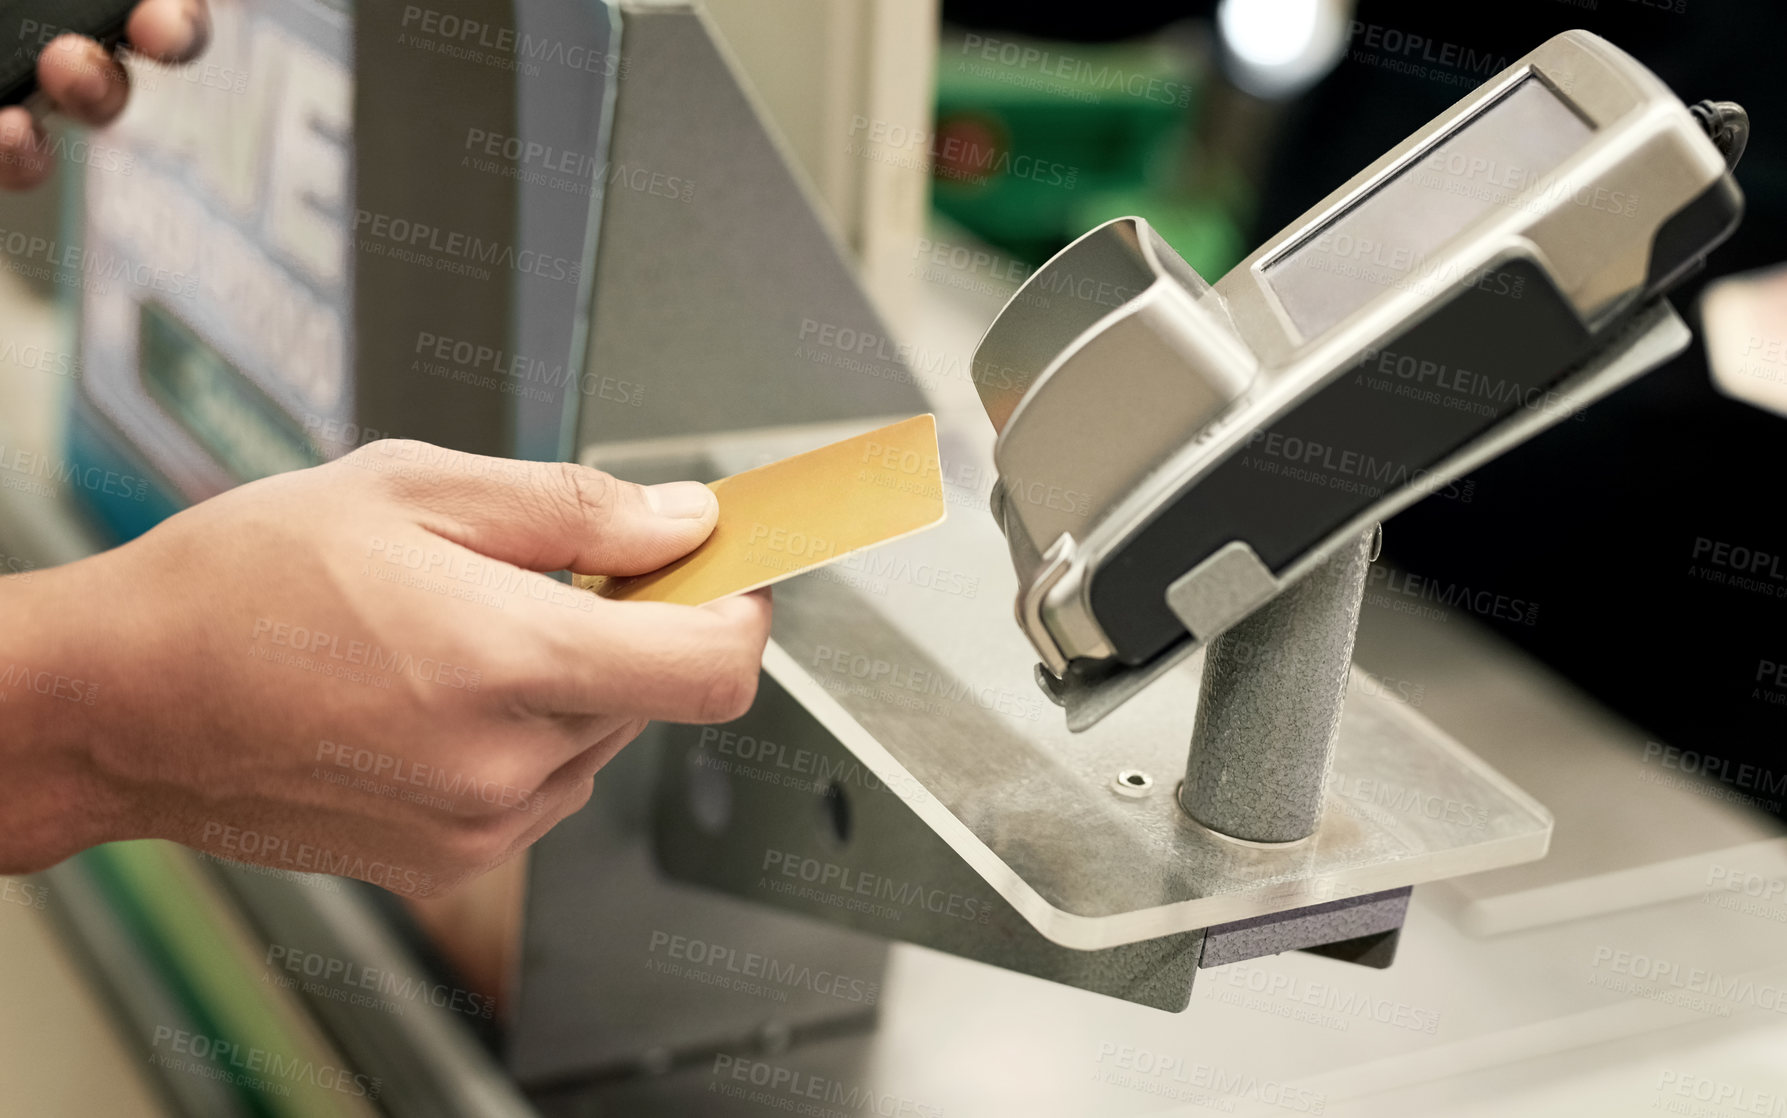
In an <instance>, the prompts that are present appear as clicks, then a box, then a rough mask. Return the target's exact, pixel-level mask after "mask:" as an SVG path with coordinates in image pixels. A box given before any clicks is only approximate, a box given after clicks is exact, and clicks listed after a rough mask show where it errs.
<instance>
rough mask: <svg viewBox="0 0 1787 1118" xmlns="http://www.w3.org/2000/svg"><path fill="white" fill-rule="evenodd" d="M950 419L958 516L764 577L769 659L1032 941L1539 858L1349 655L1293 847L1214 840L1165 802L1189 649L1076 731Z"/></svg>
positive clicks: (1070, 939) (1195, 663) (1186, 709)
mask: <svg viewBox="0 0 1787 1118" xmlns="http://www.w3.org/2000/svg"><path fill="white" fill-rule="evenodd" d="M949 419H950V417H949V416H947V415H946V416H942V417H940V421H941V422H942V431H941V434H942V445H943V451H944V478H945V480H946V488H947V490H948V493H947V495H948V497H949V499H950V503H951V512H952V515H951V516H950V519H949V520H948V521H947V522H946V523H944V524H943V525H941V526H940V527H938V528H936V529H933V530H931V531H929V532H925V533H922V534H920V535H918V536H915V537H912V538H909V539H906V540H902V541H899V542H897V543H894V544H890V545H888V546H886V547H883V548H880V549H877V550H876V551H874V552H871V553H869V555H867V556H866V557H863V558H860V559H856V560H851V561H849V562H847V563H845V564H842V565H840V566H837V567H833V568H830V569H827V570H823V571H819V572H816V573H814V574H810V575H806V576H803V577H801V578H798V579H794V580H791V581H790V582H787V583H784V584H782V585H781V586H779V587H777V589H776V592H775V599H776V619H775V630H774V637H773V640H772V643H771V645H770V648H769V650H768V652H767V654H766V656H765V659H764V664H765V668H766V670H767V671H768V672H769V673H770V674H771V675H772V676H773V677H774V678H775V679H776V681H777V682H778V683H779V684H780V685H781V686H782V687H783V688H784V689H786V690H787V691H788V692H789V694H790V695H791V696H792V697H793V698H794V699H795V700H796V701H798V702H799V703H800V704H801V705H802V706H803V707H805V708H806V709H807V710H808V711H809V712H810V713H811V714H812V715H813V716H814V717H815V718H816V719H817V720H818V721H819V723H820V724H821V725H822V726H823V727H824V728H825V729H826V731H828V732H829V733H831V734H832V735H834V736H835V737H836V738H837V740H838V741H839V742H841V743H842V744H843V745H844V746H845V747H847V748H848V749H849V750H850V751H851V752H853V753H854V754H855V755H856V756H857V757H858V758H859V759H860V760H861V761H862V762H863V764H864V765H865V766H866V767H867V768H868V769H869V770H870V771H872V772H874V773H875V775H876V776H877V777H878V778H879V779H880V780H881V781H882V782H883V783H885V784H886V785H887V786H888V787H889V788H890V789H892V790H893V791H894V792H895V793H896V794H897V795H899V797H900V798H901V799H902V800H903V801H904V802H905V803H906V804H907V805H908V806H909V807H911V809H912V810H913V811H914V812H915V813H916V814H917V815H918V816H919V817H920V818H921V819H922V820H923V821H924V822H925V824H926V825H927V826H929V827H930V828H931V829H932V830H934V831H935V832H936V833H937V834H938V835H939V836H941V837H942V838H943V840H944V841H945V842H947V843H948V844H949V846H950V847H951V848H952V849H953V850H954V851H955V852H956V853H957V854H958V855H959V856H960V857H961V858H962V859H963V860H964V861H965V862H967V863H968V865H969V866H971V867H972V868H973V869H974V871H975V872H976V873H978V874H979V875H980V876H981V877H982V878H984V879H985V880H986V882H987V884H988V885H989V886H990V887H991V888H992V889H994V890H995V891H997V892H998V894H999V895H1000V896H1001V897H1003V898H1004V899H1005V900H1006V901H1007V902H1009V903H1010V904H1011V905H1012V906H1013V908H1015V909H1016V910H1017V911H1018V912H1019V913H1021V914H1022V915H1023V917H1024V918H1025V919H1026V920H1028V921H1029V922H1030V923H1031V924H1032V925H1033V926H1034V927H1035V928H1036V930H1037V931H1038V932H1040V933H1041V934H1042V935H1044V936H1046V937H1047V938H1048V939H1050V940H1053V941H1054V942H1056V943H1059V944H1061V945H1063V946H1066V947H1073V948H1078V949H1081V950H1096V949H1101V948H1107V947H1114V946H1118V945H1121V944H1127V943H1135V942H1137V941H1140V940H1146V939H1151V938H1154V937H1158V936H1165V935H1169V934H1173V933H1178V932H1185V931H1190V930H1193V929H1201V928H1207V927H1210V926H1212V925H1216V924H1225V923H1229V922H1231V921H1235V920H1242V919H1245V918H1247V917H1251V916H1260V915H1265V914H1267V913H1273V912H1281V911H1283V910H1285V909H1289V908H1296V907H1301V906H1305V905H1312V904H1319V903H1322V902H1325V901H1333V900H1339V899H1342V898H1345V897H1354V896H1359V895H1362V894H1366V893H1375V892H1380V891H1383V890H1388V889H1396V888H1400V887H1402V886H1405V885H1416V884H1420V883H1422V882H1427V881H1435V880H1440V879H1443V878H1448V877H1453V876H1457V875H1459V874H1467V873H1475V872H1478V871H1481V870H1487V869H1494V868H1498V867H1501V866H1507V865H1513V864H1516V863H1519V862H1524V861H1530V860H1532V859H1535V858H1539V857H1541V856H1543V855H1544V853H1545V850H1546V848H1547V846H1548V845H1549V841H1550V835H1551V817H1550V815H1549V814H1548V813H1547V812H1546V811H1545V809H1544V808H1543V807H1541V806H1540V805H1539V804H1538V803H1536V802H1535V801H1533V800H1532V799H1531V798H1530V797H1528V796H1526V795H1525V794H1524V793H1522V792H1521V791H1520V790H1519V789H1518V788H1516V787H1515V786H1514V785H1513V784H1512V783H1510V782H1509V781H1507V780H1505V779H1503V778H1502V777H1501V776H1499V775H1498V774H1497V773H1495V772H1494V771H1493V770H1491V769H1490V768H1489V767H1488V766H1486V765H1484V764H1483V763H1482V762H1481V761H1479V760H1478V759H1477V758H1476V757H1475V756H1473V755H1472V754H1470V753H1469V752H1468V751H1466V750H1465V749H1464V748H1463V747H1461V746H1460V745H1458V744H1457V743H1456V742H1454V741H1453V740H1452V739H1450V738H1448V737H1447V736H1445V735H1444V734H1442V733H1440V732H1439V731H1438V730H1437V729H1436V728H1434V727H1433V726H1432V725H1431V724H1430V723H1428V722H1427V721H1426V720H1425V719H1424V718H1422V717H1421V716H1420V715H1419V714H1417V713H1416V712H1415V711H1414V710H1413V709H1411V708H1409V707H1408V706H1407V705H1405V704H1403V703H1402V702H1400V701H1399V700H1397V699H1394V698H1391V697H1388V696H1387V695H1385V694H1384V693H1383V689H1382V688H1381V687H1379V686H1378V685H1377V684H1376V683H1375V682H1374V681H1372V680H1371V679H1369V677H1367V676H1365V675H1364V674H1363V673H1361V672H1360V671H1359V670H1358V669H1357V668H1355V669H1354V677H1353V684H1352V692H1351V694H1350V695H1349V699H1348V703H1347V709H1346V713H1345V715H1344V718H1343V720H1342V725H1341V739H1340V744H1339V747H1338V750H1337V753H1336V759H1335V766H1334V777H1333V780H1332V781H1331V783H1330V788H1329V794H1328V806H1327V810H1326V813H1325V815H1324V817H1323V820H1322V825H1321V829H1320V830H1319V831H1318V833H1317V834H1316V835H1315V836H1313V837H1312V838H1310V839H1307V840H1305V841H1303V842H1301V843H1297V844H1294V845H1291V846H1287V847H1282V848H1267V847H1260V846H1254V845H1247V844H1242V843H1238V842H1235V841H1233V840H1230V839H1227V838H1224V837H1222V836H1220V835H1217V834H1214V833H1212V832H1210V831H1207V830H1205V829H1203V828H1202V827H1200V826H1198V825H1197V824H1196V823H1194V822H1193V821H1192V820H1191V819H1190V818H1189V817H1188V816H1187V815H1186V814H1185V813H1184V812H1183V811H1182V810H1180V808H1179V807H1178V805H1177V804H1176V803H1175V797H1174V791H1175V787H1176V785H1177V782H1178V780H1179V777H1180V774H1181V773H1182V772H1183V771H1184V768H1185V758H1186V752H1187V749H1188V748H1189V742H1190V739H1191V728H1192V722H1193V717H1194V713H1195V711H1196V709H1197V706H1196V704H1197V690H1198V679H1199V673H1200V669H1201V667H1202V658H1201V655H1200V656H1196V657H1193V658H1192V659H1190V660H1188V661H1187V662H1185V663H1183V664H1181V665H1179V666H1178V667H1176V668H1175V669H1173V670H1172V671H1171V672H1169V673H1167V674H1166V675H1165V676H1163V677H1162V678H1161V679H1160V680H1159V681H1158V682H1157V683H1156V684H1155V685H1154V686H1152V687H1150V688H1149V689H1148V691H1147V692H1146V693H1144V694H1142V695H1139V696H1137V697H1136V698H1135V699H1133V700H1132V701H1130V702H1129V703H1128V704H1126V705H1125V706H1124V707H1123V709H1121V710H1119V711H1116V712H1115V713H1113V714H1112V715H1111V716H1110V717H1109V718H1107V719H1105V720H1104V721H1102V722H1101V723H1099V725H1097V726H1096V727H1094V728H1093V729H1091V730H1090V731H1087V732H1085V733H1080V734H1073V733H1070V732H1069V731H1068V729H1067V727H1066V725H1065V722H1064V719H1063V716H1062V712H1061V711H1060V710H1059V709H1058V708H1056V707H1055V706H1054V705H1052V704H1051V703H1050V702H1049V700H1048V699H1047V698H1046V697H1045V696H1044V695H1043V693H1042V692H1041V691H1040V690H1039V689H1038V687H1037V685H1036V683H1035V682H1034V679H1033V675H1032V673H1033V670H1034V666H1035V656H1034V653H1033V652H1032V650H1031V649H1030V647H1029V645H1028V643H1027V642H1026V641H1025V639H1024V637H1023V635H1022V634H1021V633H1020V632H1019V630H1018V627H1017V625H1015V624H1014V623H1013V621H1012V616H1011V606H1010V603H1011V602H1012V601H1013V599H1014V596H1015V594H1016V589H1017V586H1016V578H1015V576H1014V575H1013V573H1012V570H1011V563H1010V560H1009V558H1008V556H1007V553H1006V548H1005V541H1004V539H1003V538H1002V537H1001V536H1000V535H999V532H998V529H997V528H996V527H995V526H994V524H993V522H992V518H991V517H990V516H989V515H988V514H987V513H986V511H985V485H986V482H987V480H989V479H990V478H991V477H992V476H993V474H992V471H991V460H990V454H989V450H990V448H989V447H988V445H987V442H988V440H986V438H985V432H984V428H980V429H975V428H972V427H970V424H975V423H979V422H980V417H979V416H961V415H958V416H957V417H956V419H957V423H956V424H955V425H953V426H952V425H951V424H950V423H949ZM791 434H792V433H791ZM796 437H798V436H796ZM817 443H818V440H817V439H814V438H813V437H812V436H811V435H809V436H808V438H807V439H806V440H802V441H800V442H799V443H793V444H791V445H789V446H786V447H782V448H777V449H776V451H775V454H776V455H780V454H783V453H794V452H796V451H799V450H803V449H808V447H809V446H810V445H817ZM703 449H704V451H705V458H706V459H707V461H706V462H705V463H703V465H704V466H707V467H709V468H710V472H711V473H712V475H713V476H721V475H724V474H726V473H731V472H734V471H735V470H737V469H742V468H745V467H747V466H751V465H756V464H758V463H759V462H761V461H764V460H765V447H764V446H763V445H762V439H761V437H758V438H753V439H747V440H741V441H740V442H739V443H738V444H736V445H731V446H729V445H727V440H724V439H721V438H716V439H715V440H714V441H712V442H710V443H708V444H707V446H706V447H704V448H703ZM616 464H618V463H616ZM629 465H630V466H633V467H635V468H634V469H629V470H626V471H625V472H626V473H629V474H632V473H638V472H639V470H638V469H637V466H638V462H637V461H636V460H635V461H634V462H632V463H629ZM688 465H689V463H688V462H686V461H685V462H684V463H680V464H679V467H681V468H685V469H686V467H687V466H688ZM684 476H688V474H687V473H686V472H685V473H684ZM958 481H960V482H962V483H963V484H956V482H958ZM777 558H779V556H777V555H773V554H767V553H766V555H765V562H766V563H774V562H775V560H776V559H777ZM1265 747H1266V748H1270V743H1266V744H1265ZM1128 773H1141V774H1145V776H1146V778H1147V783H1148V785H1149V786H1148V788H1147V789H1146V791H1145V793H1144V794H1136V793H1138V792H1141V791H1142V789H1140V788H1137V787H1136V786H1134V785H1133V784H1128V783H1125V782H1124V781H1122V780H1120V774H1128Z"/></svg>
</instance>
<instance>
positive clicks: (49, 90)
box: [0, 0, 210, 190]
mask: <svg viewBox="0 0 1787 1118" xmlns="http://www.w3.org/2000/svg"><path fill="white" fill-rule="evenodd" d="M209 34H210V16H209V14H208V13H207V12H206V9H205V0H142V3H140V4H138V5H137V6H136V8H135V10H134V11H132V12H131V15H130V22H129V23H128V24H127V25H126V27H125V42H126V44H128V46H129V47H130V49H131V50H132V51H134V52H136V53H137V54H141V55H143V56H144V57H147V58H153V59H155V60H157V61H159V62H168V63H179V62H189V61H191V60H192V59H193V58H194V57H196V56H197V55H198V54H199V52H200V51H202V50H204V49H205V40H206V38H207V37H208V36H209ZM22 35H23V32H22V31H21V36H22ZM22 45H23V46H25V47H28V48H32V49H34V48H36V46H37V42H36V41H34V40H33V41H30V42H28V43H25V44H22ZM11 46H12V44H7V47H8V49H10V48H11ZM37 84H38V88H39V89H40V90H41V91H42V92H43V94H44V96H45V97H46V98H48V100H49V103H50V105H51V107H52V108H54V109H55V111H57V112H60V113H63V114H64V115H66V116H68V117H70V118H71V119H73V120H77V121H79V122H80V123H82V124H89V125H94V126H96V127H97V126H99V125H104V124H110V123H111V122H112V121H113V120H115V119H117V117H118V114H119V113H121V112H123V111H124V105H125V103H126V102H127V101H128V100H129V99H130V77H129V75H128V74H127V73H126V72H125V70H124V67H123V65H122V64H120V63H119V61H118V59H117V58H115V57H113V56H112V55H111V54H110V53H109V52H108V51H107V50H106V49H105V48H104V47H102V46H100V45H99V44H98V43H96V42H94V41H93V40H92V39H88V38H83V37H82V36H79V35H58V36H57V37H56V38H55V39H53V40H51V42H50V43H49V44H48V45H47V46H45V47H44V48H43V52H42V53H41V54H40V55H39V56H38V60H37ZM54 170H55V157H54V155H53V154H52V153H51V151H50V145H49V143H48V142H47V139H46V137H45V134H44V130H43V125H42V124H41V123H40V122H39V121H37V120H36V119H35V118H34V117H33V116H32V115H31V113H30V111H29V110H27V109H25V108H23V107H22V106H18V105H13V106H9V107H6V108H0V189H4V190H26V189H29V188H31V187H34V186H36V185H38V184H39V183H41V182H43V181H44V180H45V179H48V178H49V177H50V174H51V173H52V172H53V171H54Z"/></svg>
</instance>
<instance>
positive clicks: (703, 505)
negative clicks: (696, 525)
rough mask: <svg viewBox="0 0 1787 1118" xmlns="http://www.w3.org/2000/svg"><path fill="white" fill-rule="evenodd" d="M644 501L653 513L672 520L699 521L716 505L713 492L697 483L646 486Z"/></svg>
mask: <svg viewBox="0 0 1787 1118" xmlns="http://www.w3.org/2000/svg"><path fill="white" fill-rule="evenodd" d="M645 501H646V503H647V504H649V505H650V506H651V508H652V511H653V512H655V513H657V514H658V515H659V516H667V517H670V518H671V519H672V520H700V519H701V518H703V517H705V516H706V515H707V514H708V513H710V512H712V511H713V509H714V505H715V503H716V502H715V499H714V491H713V490H711V489H709V488H708V487H707V486H705V485H703V484H701V483H700V482H698V481H672V482H666V483H665V484H663V485H650V486H647V487H646V490H645Z"/></svg>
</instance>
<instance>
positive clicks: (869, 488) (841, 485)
mask: <svg viewBox="0 0 1787 1118" xmlns="http://www.w3.org/2000/svg"><path fill="white" fill-rule="evenodd" d="M708 488H709V489H712V490H713V491H714V495H715V496H716V497H718V498H719V499H720V520H719V523H718V524H716V525H715V526H714V532H713V535H711V536H709V537H708V538H707V542H705V543H703V544H702V545H701V546H700V547H698V548H696V549H695V550H694V551H692V552H690V553H689V554H688V555H685V556H684V557H683V558H681V559H678V560H677V561H676V562H674V563H672V564H670V565H669V566H667V567H661V568H659V569H658V570H655V571H652V572H651V573H649V574H643V575H634V576H632V577H628V578H609V577H606V576H600V575H595V576H590V575H579V576H578V577H577V578H576V580H575V581H576V584H577V585H578V586H582V587H584V588H586V589H590V590H594V591H595V592H596V593H598V594H600V595H601V596H602V597H604V598H614V599H617V600H622V601H640V602H674V603H676V604H678V605H686V606H698V605H702V604H704V603H706V602H712V601H716V600H718V599H720V598H725V597H728V596H729V595H732V594H743V593H745V592H746V591H748V590H756V589H757V588H758V587H762V586H768V585H770V584H771V583H775V582H780V581H782V580H783V579H785V578H792V577H793V576H795V575H797V574H801V573H803V572H806V571H811V570H815V569H817V568H819V567H823V566H825V565H827V564H829V563H835V562H837V561H838V560H839V559H842V558H844V557H845V556H848V555H854V554H856V553H857V552H859V551H864V550H867V549H868V548H871V547H875V546H876V545H878V544H884V543H888V542H889V541H891V540H897V539H899V538H900V537H901V536H909V535H911V534H912V533H914V532H919V531H923V530H924V529H926V528H930V527H932V526H934V525H937V524H941V523H942V522H943V516H944V504H943V472H942V469H941V466H940V463H939V456H938V452H937V419H936V417H935V416H931V415H920V416H914V417H913V418H911V419H906V420H902V421H901V422H899V423H895V424H892V425H890V426H887V427H883V428H881V429H880V430H878V431H870V432H868V433H867V434H863V435H857V436H856V437H855V438H850V439H845V440H844V441H842V442H836V443H832V444H831V445H830V446H822V447H820V448H819V449H818V450H809V451H807V452H806V453H805V454H796V455H795V456H794V457H792V458H784V459H782V460H781V461H780V462H771V463H770V464H769V465H767V466H759V467H757V468H756V469H754V470H746V471H745V472H744V473H742V474H734V475H733V476H732V477H729V478H723V479H721V480H720V481H716V482H713V483H711V484H709V486H708Z"/></svg>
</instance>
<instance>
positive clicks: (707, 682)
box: [531, 590, 771, 723]
mask: <svg viewBox="0 0 1787 1118" xmlns="http://www.w3.org/2000/svg"><path fill="white" fill-rule="evenodd" d="M591 598H593V599H594V608H592V609H591V610H590V611H589V612H587V613H584V612H581V611H567V610H563V609H555V608H551V607H543V610H542V614H541V617H542V620H543V621H544V623H545V624H547V625H548V626H549V627H550V628H549V629H548V631H547V637H546V640H547V646H548V648H549V650H550V651H549V655H550V656H551V657H552V658H553V662H554V666H555V670H553V671H551V672H550V673H549V674H548V677H547V678H546V679H544V680H542V681H540V682H539V683H538V684H537V685H536V686H535V687H534V689H533V695H532V696H531V698H532V700H533V703H534V705H535V706H536V708H537V709H539V710H541V711H542V713H551V714H558V715H564V714H596V713H600V714H618V715H630V716H634V717H639V718H650V719H653V720H655V721H661V722H690V723H711V722H730V721H732V720H733V719H735V718H738V717H740V716H742V715H743V714H744V713H745V711H747V710H749V709H750V707H751V703H752V701H753V700H754V699H755V698H756V695H757V677H758V674H759V673H760V672H761V670H762V667H763V648H764V645H766V644H767V643H768V642H769V627H770V614H771V610H770V597H769V591H768V590H759V591H756V592H754V593H751V594H741V595H738V596H736V597H732V598H725V599H722V600H720V601H718V602H710V603H709V604H707V605H705V606H676V605H669V604H666V603H663V602H611V601H608V600H607V599H605V598H596V597H595V595H593V594H592V595H591Z"/></svg>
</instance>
